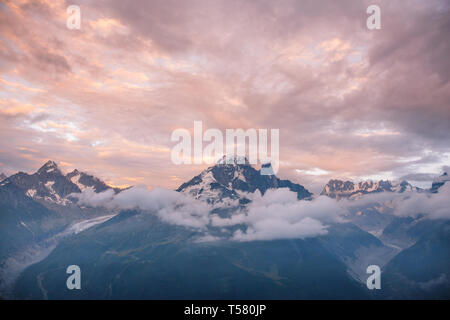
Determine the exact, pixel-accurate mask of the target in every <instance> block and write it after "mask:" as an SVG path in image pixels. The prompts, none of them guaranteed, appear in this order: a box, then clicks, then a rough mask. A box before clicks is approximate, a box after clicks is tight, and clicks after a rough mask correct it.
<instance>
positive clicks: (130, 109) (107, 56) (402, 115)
mask: <svg viewBox="0 0 450 320" xmlns="http://www.w3.org/2000/svg"><path fill="white" fill-rule="evenodd" d="M370 4H377V5H379V6H380V8H381V29H380V30H368V29H367V27H366V19H367V17H368V14H367V13H366V8H367V7H368V6H369V5H370ZM69 5H78V6H79V7H80V9H81V29H80V30H70V29H68V28H67V27H66V20H67V18H68V17H69V14H68V13H67V12H66V9H67V7H68V6H69ZM449 39H450V2H449V1H448V0H442V1H434V0H420V1H419V0H398V1H392V0H387V1H379V0H376V1H373V0H370V1H359V0H354V1H335V0H320V1H318V0H315V1H313V0H302V1H300V0H297V1H294V0H285V1H273V0H257V1H243V0H241V1H235V0H223V1H218V0H204V1H194V0H186V1H180V0H161V1H155V0H150V1H131V0H130V1H125V0H115V1H101V0H96V1H78V0H73V1H60V0H48V1H36V0H32V1H1V2H0V137H1V139H0V173H1V172H4V173H6V174H12V173H15V172H17V171H19V170H21V171H25V172H30V173H31V172H34V171H35V170H37V169H38V168H39V167H40V166H41V165H42V164H43V163H44V162H45V161H46V160H48V159H52V160H55V161H56V162H57V163H58V164H59V165H60V167H61V168H62V170H64V171H66V172H68V171H69V170H72V169H74V168H78V169H80V170H83V171H86V172H89V173H92V174H95V175H96V176H98V177H100V178H102V179H104V180H105V181H107V182H108V183H110V184H113V185H117V186H124V185H141V184H142V185H147V186H148V187H150V188H152V187H155V186H163V187H167V188H176V187H177V186H179V185H180V184H181V183H182V182H184V181H186V180H188V179H190V178H192V177H193V176H194V175H196V174H198V173H199V172H200V171H201V170H202V169H204V168H205V167H207V165H180V166H176V165H174V164H172V162H171V158H170V153H171V148H172V147H173V146H174V145H175V143H173V142H171V141H170V136H171V133H172V131H173V130H175V129H177V128H186V129H189V130H192V128H193V122H194V120H201V121H203V125H204V127H205V129H207V128H218V129H221V130H225V129H226V128H243V129H248V128H267V129H270V128H277V129H280V171H279V173H278V176H280V177H282V178H289V179H291V180H293V181H295V182H298V183H301V184H302V185H305V187H307V188H309V189H311V190H312V191H314V192H317V191H320V189H321V188H322V186H323V184H324V183H326V181H328V180H329V179H330V178H347V179H353V180H356V181H358V180H361V179H367V178H371V179H381V178H384V179H400V178H402V177H407V178H408V179H409V180H411V182H412V183H413V184H416V185H421V186H428V185H429V184H430V183H431V180H432V177H433V176H436V175H438V174H441V173H442V172H443V170H445V169H447V168H446V166H448V165H450V82H449V80H450V41H449Z"/></svg>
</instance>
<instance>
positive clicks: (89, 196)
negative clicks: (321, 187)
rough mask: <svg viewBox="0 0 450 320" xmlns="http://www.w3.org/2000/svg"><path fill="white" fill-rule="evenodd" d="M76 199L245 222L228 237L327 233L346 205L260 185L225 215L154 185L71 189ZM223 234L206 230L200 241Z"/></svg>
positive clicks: (179, 217)
mask: <svg viewBox="0 0 450 320" xmlns="http://www.w3.org/2000/svg"><path fill="white" fill-rule="evenodd" d="M72 196H73V197H76V198H78V201H79V202H78V203H79V204H80V205H89V206H101V207H106V208H109V209H119V210H124V209H139V210H143V211H145V212H149V213H152V214H156V215H157V216H158V217H159V218H160V219H161V220H163V221H165V222H167V223H170V224H175V225H181V226H185V227H189V228H196V229H199V230H204V231H207V230H208V229H209V228H223V227H231V226H238V227H243V226H244V227H245V228H243V230H238V231H236V232H235V233H234V234H233V235H232V237H231V240H235V241H251V240H273V239H291V238H306V237H315V236H319V235H323V234H326V233H327V230H326V229H327V224H330V223H338V222H342V221H343V220H342V219H341V218H340V215H342V214H344V213H345V212H346V211H345V210H344V209H343V208H342V207H341V206H339V203H338V202H337V201H336V200H334V199H330V198H328V197H325V196H320V197H318V198H316V199H314V200H312V201H303V200H298V199H297V194H296V193H295V192H292V191H290V190H289V189H275V190H268V191H267V192H266V193H265V194H264V196H261V194H260V193H259V191H257V192H256V193H255V194H249V195H248V196H249V197H250V198H251V200H252V202H251V203H250V204H249V205H248V208H247V209H244V210H238V209H235V210H236V211H235V212H233V213H232V215H231V217H230V218H221V217H219V216H218V215H217V214H212V213H211V210H212V209H213V207H212V206H210V205H208V204H206V203H204V202H202V201H199V200H195V199H193V198H192V197H190V196H187V195H184V194H183V193H179V192H175V191H171V190H166V189H162V188H156V189H154V190H152V191H148V190H147V189H145V188H138V187H134V188H130V189H128V190H125V191H122V192H120V193H119V194H117V195H115V194H114V192H113V191H112V190H107V191H104V192H101V193H95V192H94V191H93V190H90V189H86V190H84V191H83V192H82V193H81V194H73V195H72ZM219 239H224V238H223V237H218V236H216V235H210V234H206V235H205V236H204V237H203V238H201V239H199V241H201V242H204V241H213V240H219Z"/></svg>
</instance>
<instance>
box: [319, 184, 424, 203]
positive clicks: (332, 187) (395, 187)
mask: <svg viewBox="0 0 450 320" xmlns="http://www.w3.org/2000/svg"><path fill="white" fill-rule="evenodd" d="M405 191H420V189H419V188H417V187H414V186H412V185H411V184H410V183H409V182H407V181H402V182H396V181H389V180H380V181H378V182H376V181H371V180H368V181H361V182H359V183H358V184H355V183H353V182H352V181H342V180H337V179H332V180H330V181H329V182H328V183H327V184H326V185H325V187H324V188H323V190H322V192H321V193H320V194H321V195H326V196H329V197H331V198H334V199H341V198H349V199H354V198H358V197H360V196H362V195H364V194H369V193H375V192H397V193H403V192H405Z"/></svg>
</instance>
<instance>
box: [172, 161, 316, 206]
mask: <svg viewBox="0 0 450 320" xmlns="http://www.w3.org/2000/svg"><path fill="white" fill-rule="evenodd" d="M230 162H231V163H230ZM260 171H261V170H256V169H255V168H253V167H252V166H251V165H250V164H249V163H248V160H247V159H244V160H242V161H226V159H225V160H224V159H222V160H220V161H219V162H218V163H217V164H216V165H214V166H212V167H209V168H208V169H206V170H204V171H202V172H201V173H200V174H199V175H197V176H195V177H194V178H192V179H191V180H190V181H188V182H186V183H183V184H182V185H181V186H180V187H179V188H178V189H177V190H176V191H178V192H184V193H187V194H189V195H191V196H193V197H194V198H196V199H200V200H204V201H206V202H208V203H217V202H228V201H233V200H239V202H240V203H246V202H248V199H247V198H246V197H245V193H253V192H255V191H256V190H259V191H260V192H261V194H264V193H265V192H266V191H267V190H268V189H278V188H288V189H289V190H291V191H293V192H295V193H297V198H298V199H299V200H301V199H309V198H310V197H311V196H312V193H310V192H309V191H308V190H307V189H305V188H304V187H303V186H302V185H300V184H296V183H293V182H291V181H289V180H281V179H279V178H277V177H276V176H275V175H262V174H261V172H260Z"/></svg>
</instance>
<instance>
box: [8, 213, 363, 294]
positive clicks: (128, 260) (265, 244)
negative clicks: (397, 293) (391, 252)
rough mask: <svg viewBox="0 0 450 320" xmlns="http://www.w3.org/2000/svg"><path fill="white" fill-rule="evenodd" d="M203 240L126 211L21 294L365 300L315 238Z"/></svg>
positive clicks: (68, 244)
mask: <svg viewBox="0 0 450 320" xmlns="http://www.w3.org/2000/svg"><path fill="white" fill-rule="evenodd" d="M199 236H201V232H196V231H193V230H190V229H186V228H183V227H177V226H173V225H169V224H167V223H163V222H162V221H161V220H159V219H158V218H157V217H156V216H155V215H153V214H151V213H142V212H137V211H124V212H122V213H121V214H120V215H118V216H116V217H115V218H113V219H111V220H109V221H108V222H106V223H104V224H102V225H99V226H97V227H94V228H92V229H90V230H86V231H85V232H82V233H80V234H78V235H76V236H74V237H72V238H70V239H66V240H65V241H63V242H62V243H61V244H60V245H59V246H58V247H57V248H56V249H55V250H54V252H52V254H51V255H50V256H48V257H47V258H46V259H44V260H43V261H41V262H40V263H38V264H36V265H33V266H32V267H30V268H28V269H27V270H26V271H25V272H24V273H23V274H22V275H21V277H20V278H19V280H18V282H17V285H16V290H15V294H16V295H17V297H18V298H32V299H42V298H44V297H47V298H49V299H55V298H56V299H79V298H83V299H84V298H88V299H244V298H245V299H308V298H309V299H311V298H312V299H314V298H320V299H326V298H330V299H336V298H343V299H362V298H366V297H367V292H366V290H365V288H364V287H363V285H362V284H359V283H357V282H356V281H355V280H353V279H352V278H350V277H349V275H348V274H347V272H346V266H345V265H344V264H343V263H342V262H340V261H339V260H338V259H337V258H335V257H334V256H333V255H331V254H330V253H329V252H328V250H327V249H325V248H324V247H323V246H322V244H321V243H320V241H318V240H317V239H308V240H275V241H253V242H235V241H219V242H209V243H199V242H197V239H199ZM70 264H77V265H79V266H80V268H81V270H82V277H83V280H82V290H73V291H69V290H67V289H66V288H65V286H64V285H61V284H64V283H65V280H66V278H67V274H66V273H65V268H67V266H68V265H70ZM36 279H38V280H39V281H38V282H37V281H36Z"/></svg>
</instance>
